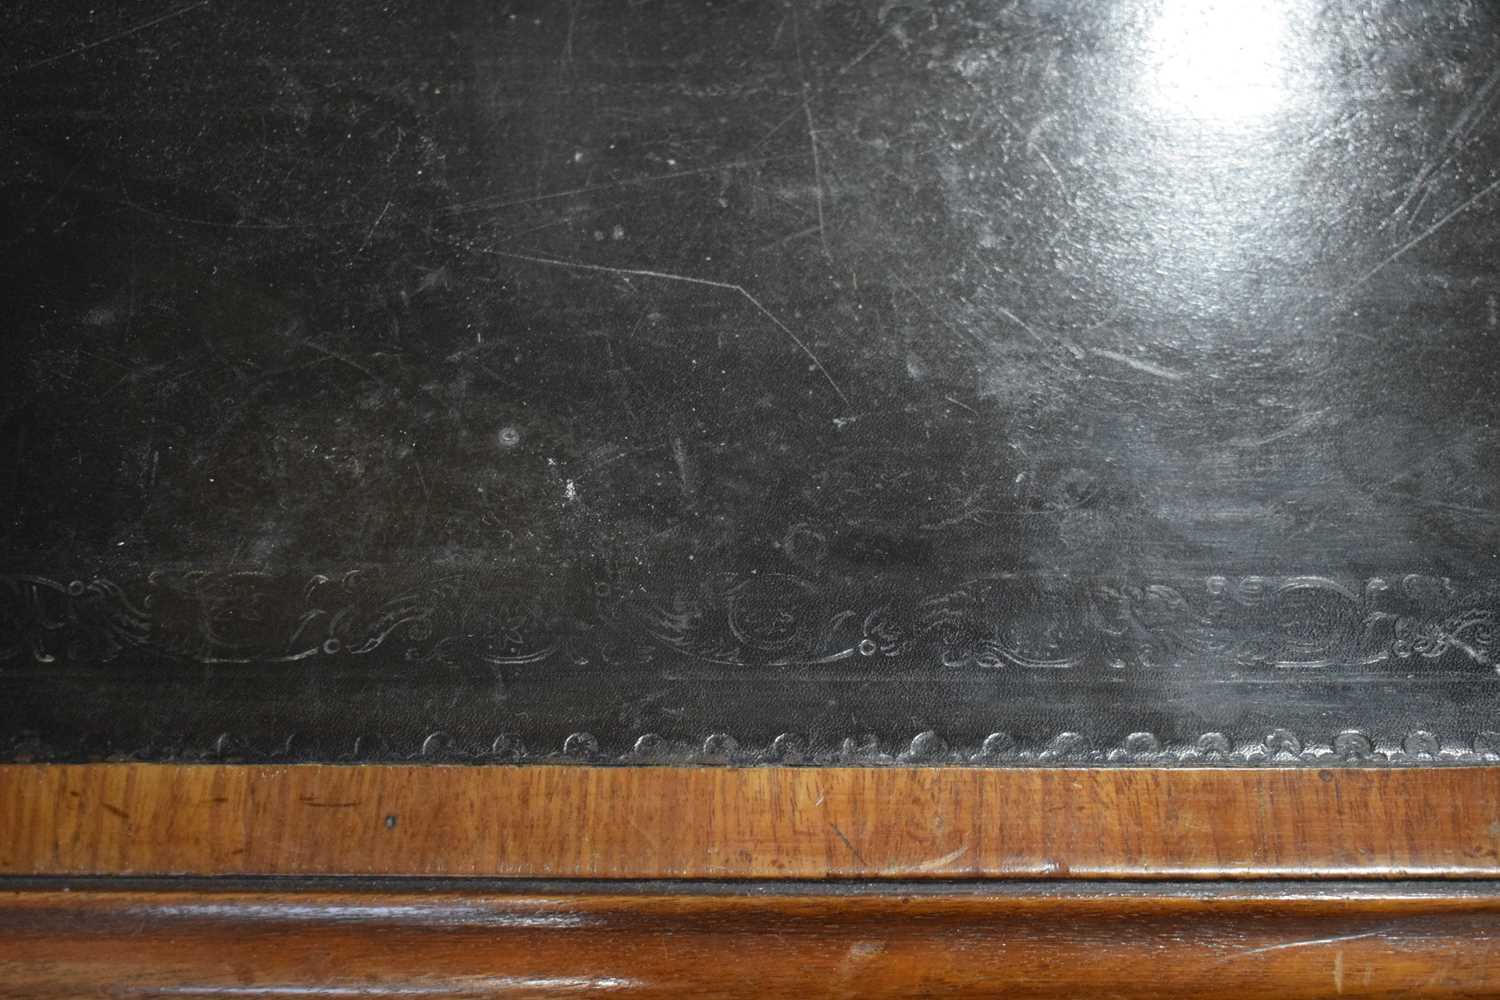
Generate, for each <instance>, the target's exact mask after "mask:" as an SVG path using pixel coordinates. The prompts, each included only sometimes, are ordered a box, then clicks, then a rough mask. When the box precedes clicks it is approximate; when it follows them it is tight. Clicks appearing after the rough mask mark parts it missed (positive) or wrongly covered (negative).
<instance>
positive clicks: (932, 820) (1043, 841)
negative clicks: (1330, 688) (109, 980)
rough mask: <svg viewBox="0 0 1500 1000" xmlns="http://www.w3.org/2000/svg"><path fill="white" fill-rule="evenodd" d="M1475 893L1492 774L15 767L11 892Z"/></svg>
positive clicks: (2, 846) (1499, 793)
mask: <svg viewBox="0 0 1500 1000" xmlns="http://www.w3.org/2000/svg"><path fill="white" fill-rule="evenodd" d="M83 874H100V875H170V874H190V875H222V874H249V875H297V876H307V875H425V876H500V877H538V878H559V877H562V878H574V877H581V878H615V879H621V878H642V879H647V878H736V879H754V878H830V877H831V878H843V879H853V878H865V879H871V878H879V879H955V878H1062V877H1070V876H1071V877H1074V878H1132V879H1138V878H1154V879H1171V878H1237V879H1238V878H1259V877H1349V878H1402V877H1424V878H1475V877H1479V878H1483V877H1493V876H1497V875H1500V769H1486V768H1424V769H1420V770H1416V769H1407V770H1401V769H1386V770H1373V769H1371V770H1361V769H1338V770H1322V771H1320V770H1312V769H1307V770H1275V769H1261V770H1228V769H1226V770H1207V769H1204V770H1175V771H1153V770H1124V769H1121V770H1108V769H1094V770H1082V769H1077V770H1068V769H1056V770H1023V769H1016V770H998V769H996V770H981V769H965V768H899V769H897V768H890V769H874V768H871V769H795V768H758V769H731V768H704V769H682V768H590V767H569V766H536V767H405V766H379V767H375V766H371V767H322V766H299V767H282V768H274V767H250V766H215V765H192V766H166V765H90V766H11V767H0V875H83Z"/></svg>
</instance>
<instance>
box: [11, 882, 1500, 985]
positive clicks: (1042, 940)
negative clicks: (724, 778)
mask: <svg viewBox="0 0 1500 1000" xmlns="http://www.w3.org/2000/svg"><path fill="white" fill-rule="evenodd" d="M768 888H769V889H770V890H771V891H769V892H767V893H765V894H761V893H749V894H747V893H745V892H743V891H742V889H743V887H740V888H739V889H726V888H725V887H720V890H721V891H718V892H715V891H712V889H709V890H707V891H702V890H700V891H696V892H691V893H680V892H679V893H674V892H673V891H672V890H671V889H670V888H667V889H664V890H663V891H661V892H657V893H651V892H644V891H642V890H641V889H639V888H633V889H631V890H629V891H624V892H608V893H600V892H590V891H587V890H586V889H584V890H579V889H576V888H575V889H573V890H570V891H552V892H547V891H540V890H538V889H531V890H528V891H523V892H511V893H504V892H496V891H493V890H490V891H476V892H464V891H456V890H453V889H451V888H448V889H445V888H434V889H429V890H428V891H421V892H418V891H391V890H389V889H383V890H369V891H357V890H343V891H331V890H328V889H322V890H317V891H312V892H297V891H290V890H287V889H285V888H275V889H266V890H262V891H250V890H245V889H235V890H227V891H224V890H213V889H209V890H203V889H201V888H200V889H197V890H192V891H185V890H181V889H177V890H173V889H168V890H165V891H162V890H156V891H153V890H142V889H140V888H134V889H128V890H108V889H98V888H76V887H75V888H73V889H71V890H70V891H46V890H37V889H33V890H31V891H22V892H16V891H3V890H0V997H10V996H15V997H26V998H28V1000H46V998H51V997H58V998H62V997H67V998H72V997H76V996H83V995H89V996H93V995H111V996H117V995H128V996H166V995H171V996H187V997H208V996H249V997H272V996H287V995H296V996H309V997H321V996H329V997H333V996H339V997H346V996H387V995H399V996H402V997H437V996H443V997H452V996H466V997H469V996H472V997H479V996H487V997H510V996H518V997H519V996H525V997H553V996H557V997H562V996H577V995H579V994H580V993H587V994H590V995H593V994H595V993H600V994H610V995H626V996H634V997H643V996H662V997H683V996H713V997H754V998H759V997H765V996H844V997H854V996H857V997H861V998H877V997H905V996H933V995H942V996H955V997H977V996H985V997H988V996H997V995H1012V994H1015V995H1025V996H1030V997H1054V996H1055V997H1075V996H1103V995H1108V996H1113V997H1177V996H1184V997H1187V996H1191V997H1203V996H1226V997H1236V998H1255V997H1268V998H1269V997H1274V998H1276V1000H1296V998H1302V997H1324V996H1335V995H1338V996H1346V997H1357V996H1492V995H1495V994H1496V993H1497V992H1500V894H1496V893H1495V892H1494V891H1491V890H1476V889H1475V888H1474V887H1467V888H1465V887H1461V886H1457V885H1450V886H1449V887H1447V889H1444V890H1441V891H1439V892H1433V891H1431V889H1424V890H1418V891H1412V890H1410V889H1409V888H1401V887H1398V884H1386V885H1384V886H1381V885H1376V886H1370V885H1368V884H1366V885H1364V886H1363V887H1359V888H1352V887H1340V890H1339V891H1321V892H1320V891H1309V890H1308V889H1306V888H1305V887H1301V888H1292V887H1287V886H1278V885H1270V886H1264V885H1263V886H1259V887H1249V888H1233V887H1229V888H1228V890H1227V891H1223V892H1215V891H1212V889H1211V887H1206V886H1202V885H1201V884H1199V885H1197V886H1196V887H1181V886H1178V887H1160V886H1159V887H1137V889H1136V890H1135V891H1131V892H1124V893H1122V892H1112V891H1110V890H1109V889H1108V888H1107V887H1106V888H1098V887H1094V888H1093V889H1092V891H1089V887H1083V886H1078V887H1072V886H1068V885H1063V886H1056V885H1054V886H1052V887H1050V888H1049V887H1047V886H1041V887H1037V886H1030V887H1025V888H1021V889H1018V890H1014V891H1004V890H1003V889H1002V890H1001V891H995V892H981V893H962V892H954V891H942V890H939V891H935V892H930V893H927V892H920V891H910V892H903V893H897V892H886V893H876V892H871V891H868V890H866V891H862V892H852V893H849V892H829V891H826V890H822V891H820V890H816V889H812V890H807V889H801V890H794V891H790V892H777V891H775V887H774V886H773V887H768ZM1069 888H1076V889H1078V890H1080V891H1072V892H1067V891H1059V890H1067V889H1069ZM1213 888H1220V889H1223V888H1224V887H1222V886H1220V887H1213Z"/></svg>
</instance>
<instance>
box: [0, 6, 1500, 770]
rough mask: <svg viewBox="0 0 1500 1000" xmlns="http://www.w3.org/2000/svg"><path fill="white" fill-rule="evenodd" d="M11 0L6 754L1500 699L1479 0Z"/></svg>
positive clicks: (1229, 758) (893, 754)
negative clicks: (36, 0)
mask: <svg viewBox="0 0 1500 1000" xmlns="http://www.w3.org/2000/svg"><path fill="white" fill-rule="evenodd" d="M12 8H13V9H12ZM12 8H7V9H6V10H5V11H4V12H0V36H3V37H4V38H5V39H6V42H5V45H4V49H3V52H0V110H3V114H0V136H3V142H0V148H3V150H4V155H3V156H0V287H4V289H5V293H4V295H3V298H0V301H3V306H0V323H3V326H0V328H3V330H4V337H5V341H4V344H5V351H4V355H5V360H6V363H5V364H4V365H0V386H3V399H0V455H3V458H0V477H3V478H0V490H3V495H4V498H5V500H4V503H3V505H0V507H3V512H4V516H3V521H0V756H3V757H5V758H8V759H19V760H43V759H58V760H90V759H107V758H144V759H195V758H202V757H219V758H228V759H236V760H241V759H243V760H259V759H296V760H374V759H405V758H421V757H425V758H429V759H442V760H476V761H480V760H501V759H503V760H528V761H530V760H543V759H593V760H604V761H623V762H653V761H657V762H659V761H673V762H683V763H686V762H700V763H723V762H749V763H755V762H772V761H775V762H786V763H797V762H802V763H835V762H864V763H881V762H886V763H895V762H901V761H913V760H920V761H924V762H936V761H963V760H967V761H978V762H988V763H996V764H1005V763H1016V762H1049V761H1051V762H1059V763H1090V762H1099V763H1106V762H1125V763H1130V762H1137V763H1161V764H1175V763H1182V762H1204V763H1213V762H1263V763H1267V764H1272V765H1274V764H1294V763H1306V762H1317V763H1321V764H1326V763H1339V762H1354V763H1379V762H1393V761H1394V762H1404V763H1416V762H1425V763H1438V762H1452V761H1469V762H1473V761H1490V760H1500V757H1497V756H1496V752H1497V751H1500V736H1497V735H1496V734H1495V733H1494V732H1492V731H1491V730H1492V729H1500V725H1497V724H1496V722H1495V721H1494V720H1495V718H1496V711H1497V709H1500V675H1497V670H1496V663H1495V658H1496V656H1497V655H1500V652H1497V638H1496V618H1497V615H1500V583H1497V580H1500V561H1497V560H1500V555H1497V553H1500V466H1497V455H1500V451H1497V445H1500V429H1497V419H1496V418H1497V415H1500V394H1497V392H1496V390H1497V388H1500V377H1497V369H1496V360H1495V359H1496V345H1497V344H1500V302H1497V299H1500V274H1497V267H1496V262H1497V259H1500V237H1497V232H1500V230H1497V226H1496V222H1497V218H1500V214H1497V213H1500V168H1497V167H1496V163H1497V162H1500V112H1497V106H1500V12H1497V11H1496V9H1495V8H1494V6H1493V5H1491V4H1486V3H1480V2H1471V0H1452V2H1443V3H1437V2H1432V3H1410V2H1406V3H1402V2H1397V0H1275V2H1267V3H1259V4H1241V3H1231V2H1229V0H1223V2H1218V0H1208V2H1187V0H1105V2H1094V0H1090V2H1083V0H1009V2H997V3H947V2H938V0H932V2H926V0H906V2H899V0H883V2H878V0H864V2H843V3H838V2H831V0H827V2H807V3H800V4H782V3H771V2H759V0H751V2H747V3H733V4H731V3H704V2H699V0H693V2H687V0H649V2H645V3H634V4H612V3H598V2H593V0H573V2H569V3H542V2H525V0H518V2H514V3H496V4H478V3H467V2H459V0H453V2H441V3H416V2H404V3H401V2H398V3H393V4H385V5H378V6H377V5H371V4H362V3H355V2H352V0H330V2H327V3H324V4H317V5H307V4H293V3H272V2H267V3H257V4H250V5H245V4H239V5H228V4H225V5H221V4H218V3H211V2H200V3H186V4H183V5H181V6H173V5H169V4H164V3H122V4H117V5H89V4H83V3H74V2H62V3H55V4H47V5H36V4H31V5H12ZM106 8H107V9H106Z"/></svg>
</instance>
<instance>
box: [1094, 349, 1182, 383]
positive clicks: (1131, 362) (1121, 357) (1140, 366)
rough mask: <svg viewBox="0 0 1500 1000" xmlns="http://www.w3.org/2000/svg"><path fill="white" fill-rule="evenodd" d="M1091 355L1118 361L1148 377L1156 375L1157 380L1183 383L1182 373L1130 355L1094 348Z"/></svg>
mask: <svg viewBox="0 0 1500 1000" xmlns="http://www.w3.org/2000/svg"><path fill="white" fill-rule="evenodd" d="M1090 353H1092V354H1094V355H1095V356H1097V357H1101V358H1108V359H1109V360H1110V361H1118V362H1119V363H1120V364H1122V365H1125V366H1127V367H1130V368H1134V369H1135V370H1136V371H1138V372H1145V373H1146V374H1147V375H1155V376H1156V377H1157V378H1164V379H1167V380H1168V381H1169V382H1181V381H1182V372H1177V371H1173V370H1172V369H1170V368H1163V367H1162V366H1161V365H1157V364H1152V363H1151V362H1150V361H1142V360H1141V359H1140V358H1132V357H1131V356H1130V355H1128V354H1121V353H1120V352H1118V351H1107V350H1105V349H1104V348H1102V347H1095V348H1092V349H1091V351H1090Z"/></svg>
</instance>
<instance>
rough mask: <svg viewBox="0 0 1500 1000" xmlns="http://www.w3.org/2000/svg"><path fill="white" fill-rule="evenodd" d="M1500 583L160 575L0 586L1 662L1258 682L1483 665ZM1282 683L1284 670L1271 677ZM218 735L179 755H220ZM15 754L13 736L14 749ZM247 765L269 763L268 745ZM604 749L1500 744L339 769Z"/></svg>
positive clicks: (1491, 745)
mask: <svg viewBox="0 0 1500 1000" xmlns="http://www.w3.org/2000/svg"><path fill="white" fill-rule="evenodd" d="M1497 619H1500V582H1496V581H1484V582H1481V583H1478V584H1464V583H1461V582H1455V581H1452V580H1449V579H1446V578H1438V577H1432V576H1424V575H1418V574H1408V575H1395V576H1386V577H1369V578H1364V579H1360V580H1340V579H1335V578H1331V577H1325V576H1279V577H1268V576H1244V577H1237V578H1231V577H1225V576H1207V577H1200V578H1194V579H1173V580H1157V581H1152V580H1131V579H1123V578H1082V579H1081V578H1070V577H1061V576H1045V575H1038V574H1012V573H1001V574H995V575H992V576H986V577H980V578H976V579H970V580H967V581H964V582H962V583H960V584H957V585H953V586H949V587H939V588H934V590H933V592H931V593H926V594H923V595H922V596H920V597H919V598H918V599H913V598H912V596H911V594H910V593H909V588H902V587H899V586H886V587H884V588H882V587H881V586H870V585H867V584H862V585H842V586H841V585H839V584H837V583H836V582H830V581H828V580H822V581H813V580H808V579H803V578H799V577H795V576H791V575H787V574H781V573H764V574H760V573H750V574H741V575H738V576H736V575H729V574H713V575H709V576H707V577H705V578H702V579H698V580H695V581H693V582H691V583H689V584H686V585H683V586H679V587H678V588H676V589H674V590H672V591H669V592H665V593H662V592H656V591H651V590H650V589H648V588H647V587H646V586H644V585H639V584H635V583H632V582H631V581H629V580H626V579H622V578H621V577H619V576H618V575H611V574H608V573H604V572H598V573H577V574H573V575H571V576H570V577H569V578H568V579H566V580H565V581H564V582H563V583H561V584H559V585H556V586H552V587H550V588H549V589H546V590H539V589H538V588H536V587H535V586H528V585H525V584H524V583H523V582H522V581H514V580H506V579H503V578H501V577H499V576H496V575H493V574H488V575H487V574H476V573H475V572H472V571H467V572H453V573H443V572H438V571H424V572H421V573H408V574H407V575H406V576H403V575H402V574H401V573H398V572H392V571H391V570H390V569H389V568H376V567H367V568H355V569H348V570H344V571H341V572H338V573H311V574H287V573H281V574H271V573H264V572H249V571H230V572H219V571H205V570H160V571H156V572H151V573H147V574H143V575H139V576H134V577H128V578H126V580H125V582H115V581H114V580H111V579H107V578H105V577H103V576H79V577H76V578H71V579H59V578H54V577H51V576H41V575H34V574H25V573H13V574H8V575H0V670H6V671H15V670H18V669H20V670H33V671H35V670H46V669H47V668H48V667H49V665H54V664H60V663H66V664H67V665H69V666H70V667H79V666H92V667H97V668H98V669H100V670H101V671H106V672H107V671H108V669H109V665H110V664H111V663H112V662H114V661H116V660H117V659H118V658H120V657H121V656H123V655H127V654H128V655H132V656H136V655H140V654H145V655H147V656H150V657H152V658H154V660H159V661H160V662H161V664H162V666H161V669H171V666H172V664H174V663H178V664H184V665H193V664H197V665H226V666H230V667H241V668H244V669H255V668H256V667H257V666H262V667H263V666H271V665H276V664H284V665H296V664H305V665H306V666H308V667H309V668H312V667H315V666H316V665H317V663H318V662H319V661H327V660H331V659H342V660H346V661H358V660H361V659H364V660H367V661H368V662H370V664H371V666H372V668H375V669H381V668H382V665H388V664H390V663H391V661H392V660H393V659H395V660H397V661H399V663H400V664H401V667H402V669H421V668H422V666H423V665H427V664H437V665H443V664H453V663H461V662H472V663H483V664H486V665H488V666H490V667H493V668H501V669H507V670H515V671H522V670H524V671H536V672H541V673H543V674H544V673H545V671H546V670H547V669H549V665H552V664H555V663H557V662H560V661H563V660H564V659H565V658H566V659H568V660H571V662H572V663H575V664H586V663H590V662H594V663H608V662H611V661H614V662H623V661H626V660H628V659H630V658H632V657H637V658H638V657H640V656H641V655H642V654H643V652H645V653H649V654H651V655H661V654H666V655H675V656H680V657H683V658H685V659H686V660H688V661H697V662H700V663H703V664H712V665H718V666H724V667H734V668H742V669H766V670H768V671H770V670H774V669H775V668H786V667H796V668H806V669H812V670H815V669H817V668H818V667H820V666H826V665H831V664H840V665H841V666H842V667H844V668H847V667H848V666H850V665H868V666H869V667H870V668H871V669H879V667H880V665H881V664H887V665H900V666H902V667H904V668H906V669H916V670H921V669H927V670H942V671H981V672H1004V671H1015V672H1033V671H1073V672H1082V673H1088V672H1096V673H1104V674H1114V673H1118V672H1121V671H1125V672H1129V671H1145V672H1160V671H1174V672H1179V673H1184V674H1188V675H1192V674H1194V673H1197V674H1201V675H1203V676H1205V677H1207V676H1217V677H1224V676H1228V677H1230V678H1235V679H1254V678H1256V677H1258V676H1264V675H1280V676H1282V677H1286V678H1288V679H1295V678H1296V677H1297V676H1300V677H1303V678H1328V679H1338V678H1342V677H1349V676H1354V675H1358V676H1361V677H1369V676H1371V675H1377V676H1379V675H1389V676H1390V677H1391V678H1392V679H1396V680H1399V679H1400V678H1406V677H1411V676H1413V675H1414V674H1416V673H1417V672H1425V673H1428V674H1432V675H1441V676H1463V677H1466V678H1469V679H1473V678H1476V677H1478V678H1486V679H1489V678H1494V679H1495V682H1496V683H1497V684H1500V677H1497V669H1496V660H1495V656H1496V649H1495V647H1496V641H1497V627H1496V626H1497ZM1289 675H1290V676H1289ZM243 749H244V748H243V746H242V745H241V744H240V743H239V741H238V740H237V739H236V738H235V737H234V736H232V735H231V734H223V735H221V736H219V737H217V738H216V739H215V740H213V741H212V744H211V745H209V746H203V747H179V748H176V749H175V750H174V756H179V757H187V758H191V757H195V756H196V757H203V758H233V757H235V756H236V755H237V754H239V753H241V752H242V751H243ZM20 753H21V755H22V756H24V748H22V749H21V751H20ZM255 756H270V757H275V756H276V753H275V752H274V751H269V752H265V753H258V754H255ZM389 757H397V758H406V757H412V758H421V759H449V760H451V759H466V760H512V761H513V760H541V759H553V760H594V761H601V760H608V761H618V762H622V763H653V762H699V763H762V762H782V763H812V764H862V763H863V764H881V763H899V762H922V763H944V762H951V763H992V764H1006V763H1015V764H1027V763H1043V764H1089V763H1102V764H1146V765H1150V764H1184V763H1230V764H1259V763H1271V764H1293V763H1315V764H1337V763H1428V762H1457V763H1474V762H1492V761H1500V733H1496V732H1491V731H1476V732H1472V733H1466V734H1465V733H1444V734H1441V735H1439V734H1434V733H1430V732H1427V731H1423V730H1415V731H1410V732H1401V733H1371V732H1366V731H1362V730H1345V731H1340V732H1335V733H1312V732H1293V731H1290V730H1287V729H1276V730H1273V731H1271V732H1269V733H1264V734H1259V733H1257V734H1242V733H1235V734H1226V733H1221V732H1209V733H1203V734H1201V735H1200V736H1199V737H1198V738H1197V739H1195V740H1194V741H1192V742H1191V743H1188V744H1183V745H1167V744H1164V743H1163V741H1161V740H1160V739H1159V738H1158V737H1157V736H1156V735H1154V734H1152V733H1149V732H1136V733H1132V734H1129V735H1128V736H1126V737H1125V738H1124V740H1123V741H1122V742H1121V743H1120V744H1119V745H1117V746H1110V747H1102V746H1096V745H1094V744H1092V743H1091V742H1090V741H1089V740H1088V739H1087V738H1086V737H1085V736H1083V735H1081V734H1079V733H1075V732H1062V733H1058V734H1056V735H1055V736H1054V737H1052V738H1050V739H1049V740H1047V741H1046V742H1045V743H1044V744H1040V745H1023V744H1020V743H1018V742H1017V741H1016V740H1015V739H1014V738H1012V737H1011V736H1010V735H1008V734H1006V733H1003V732H996V733H992V734H990V735H989V736H988V737H987V738H986V739H984V740H983V741H982V742H981V743H980V745H978V746H968V747H966V746H950V744H949V743H948V742H947V740H946V739H945V738H944V736H943V734H941V733H938V732H934V731H925V732H920V733H915V734H911V736H910V741H909V743H907V742H906V738H904V737H903V738H902V744H901V745H900V746H882V744H881V743H880V742H879V740H877V739H876V738H874V737H872V736H867V735H862V734H853V735H850V736H849V737H847V738H845V739H843V741H842V743H841V744H839V745H838V746H832V747H815V746H812V745H810V744H809V741H808V740H807V738H806V737H805V736H803V735H801V734H798V733H796V732H787V733H784V734H782V735H781V736H779V737H777V738H776V739H775V740H774V741H772V743H771V744H770V745H769V746H763V747H750V746H742V745H741V744H740V743H739V742H738V741H737V740H736V739H735V737H734V736H733V734H730V733H710V734H705V735H704V736H703V738H702V740H701V741H698V740H695V741H693V742H691V743H683V742H680V741H673V740H667V739H663V738H662V737H660V736H657V735H655V734H652V733H643V734H639V735H638V736H637V737H636V738H634V739H633V740H632V742H631V744H630V745H629V746H621V747H603V746H601V745H600V743H599V741H598V740H597V739H596V738H595V737H594V736H592V735H591V734H589V733H585V732H578V733H574V734H572V735H570V736H569V737H568V738H567V739H566V740H565V741H564V743H563V745H562V746H560V747H548V748H542V747H528V746H526V744H525V741H524V739H523V738H521V737H517V736H514V735H509V734H505V735H501V736H497V737H496V738H495V739H494V741H493V742H492V743H489V744H487V745H484V746H461V745H458V744H457V742H456V741H454V740H453V739H452V738H451V737H450V736H449V735H448V734H446V733H442V732H436V733H432V734H429V735H427V736H426V737H425V738H424V739H422V740H421V742H420V745H416V746H412V747H404V748H403V747H385V746H382V747H381V748H380V749H379V750H378V751H375V750H373V749H371V748H369V747H362V746H360V745H355V746H353V747H351V748H350V752H349V755H348V758H349V759H375V758H389Z"/></svg>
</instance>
